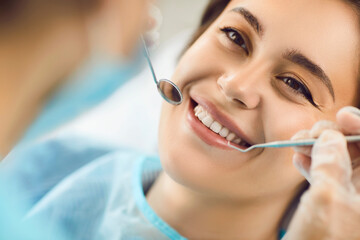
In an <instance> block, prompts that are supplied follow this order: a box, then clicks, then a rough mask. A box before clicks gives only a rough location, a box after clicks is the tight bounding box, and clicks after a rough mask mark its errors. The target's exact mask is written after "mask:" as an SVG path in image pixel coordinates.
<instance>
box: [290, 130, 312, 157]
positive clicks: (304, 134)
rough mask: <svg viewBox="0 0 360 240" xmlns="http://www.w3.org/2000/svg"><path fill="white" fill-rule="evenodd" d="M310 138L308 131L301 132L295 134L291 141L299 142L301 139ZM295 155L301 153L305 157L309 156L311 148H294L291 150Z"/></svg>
mask: <svg viewBox="0 0 360 240" xmlns="http://www.w3.org/2000/svg"><path fill="white" fill-rule="evenodd" d="M308 138H311V137H310V131H309V130H301V131H299V132H298V133H296V134H295V135H294V136H293V137H292V138H291V140H301V139H308ZM293 149H294V151H295V152H296V153H301V154H304V155H306V156H311V147H307V146H303V147H294V148H293Z"/></svg>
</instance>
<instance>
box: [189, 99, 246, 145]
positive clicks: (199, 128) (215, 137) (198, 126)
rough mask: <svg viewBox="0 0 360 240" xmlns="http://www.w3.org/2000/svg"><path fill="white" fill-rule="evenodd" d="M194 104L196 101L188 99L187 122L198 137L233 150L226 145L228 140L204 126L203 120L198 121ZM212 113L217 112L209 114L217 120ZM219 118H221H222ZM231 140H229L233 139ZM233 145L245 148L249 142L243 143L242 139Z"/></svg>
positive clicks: (208, 142)
mask: <svg viewBox="0 0 360 240" xmlns="http://www.w3.org/2000/svg"><path fill="white" fill-rule="evenodd" d="M196 105H197V102H195V101H190V103H189V109H188V114H187V119H188V122H189V124H190V126H191V128H192V129H193V130H194V132H195V133H196V135H198V137H200V138H201V139H202V140H203V141H204V142H205V143H207V144H208V145H211V146H215V147H219V148H222V149H226V150H233V148H231V147H229V146H228V141H229V140H227V139H226V138H225V137H222V136H220V135H219V134H218V133H215V132H214V131H212V130H210V129H209V127H207V126H205V124H204V123H203V122H204V120H202V121H200V119H199V118H198V117H197V116H196V115H195V111H194V108H195V107H196ZM199 106H201V107H202V106H203V105H199ZM206 108H207V110H208V108H209V107H208V105H207V106H206ZM215 111H216V110H215V109H212V110H211V112H213V113H214V112H215ZM209 112H210V111H209ZM214 115H216V116H219V114H213V115H211V116H212V117H214V120H215V121H219V117H218V118H216V117H215V116H214ZM221 120H223V118H222V119H221ZM219 122H220V121H219ZM219 122H218V123H219ZM220 124H223V121H221V122H220ZM223 126H224V125H223ZM227 127H228V126H224V128H227ZM233 135H235V134H234V133H233ZM237 136H238V135H237ZM232 139H233V140H235V138H232ZM233 140H231V141H233ZM238 140H239V139H238ZM235 141H236V140H235ZM238 143H239V142H238ZM233 145H236V146H237V147H240V148H242V149H245V148H247V147H249V146H250V145H249V144H247V143H245V141H242V142H241V144H240V145H238V144H233Z"/></svg>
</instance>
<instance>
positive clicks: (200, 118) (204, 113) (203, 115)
mask: <svg viewBox="0 0 360 240" xmlns="http://www.w3.org/2000/svg"><path fill="white" fill-rule="evenodd" d="M206 116H207V114H206V112H200V113H198V115H197V117H198V118H199V120H200V121H202V120H203V119H204V118H205V117H206Z"/></svg>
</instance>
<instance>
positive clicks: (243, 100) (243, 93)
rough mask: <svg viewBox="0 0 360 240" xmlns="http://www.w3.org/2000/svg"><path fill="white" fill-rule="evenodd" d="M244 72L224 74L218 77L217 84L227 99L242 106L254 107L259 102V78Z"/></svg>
mask: <svg viewBox="0 0 360 240" xmlns="http://www.w3.org/2000/svg"><path fill="white" fill-rule="evenodd" d="M256 75H257V76H256V77H255V76H251V75H249V74H246V73H239V72H238V73H235V74H230V75H227V74H224V75H222V76H221V77H219V78H218V80H217V84H218V86H219V88H220V90H221V91H222V93H223V94H224V95H225V97H226V99H227V100H228V101H231V102H234V103H236V104H238V105H239V106H240V107H242V108H246V109H255V108H256V107H258V106H259V104H260V102H261V94H260V83H259V82H260V81H257V80H258V79H257V78H260V77H261V76H259V74H256Z"/></svg>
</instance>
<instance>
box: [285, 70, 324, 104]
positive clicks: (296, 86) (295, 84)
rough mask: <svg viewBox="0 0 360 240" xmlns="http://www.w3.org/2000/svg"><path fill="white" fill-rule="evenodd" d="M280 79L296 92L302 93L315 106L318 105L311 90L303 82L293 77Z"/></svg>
mask: <svg viewBox="0 0 360 240" xmlns="http://www.w3.org/2000/svg"><path fill="white" fill-rule="evenodd" d="M278 79H279V80H281V81H283V82H284V83H285V84H286V85H287V86H288V87H289V88H291V90H292V91H294V92H295V93H296V94H300V95H302V96H303V97H304V98H306V99H307V100H308V101H309V102H310V103H311V104H312V105H313V106H315V107H318V105H316V103H315V102H314V99H313V97H312V94H311V92H310V91H309V89H308V88H307V87H306V86H305V85H304V84H303V83H301V82H300V81H298V80H296V79H295V78H292V77H278Z"/></svg>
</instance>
